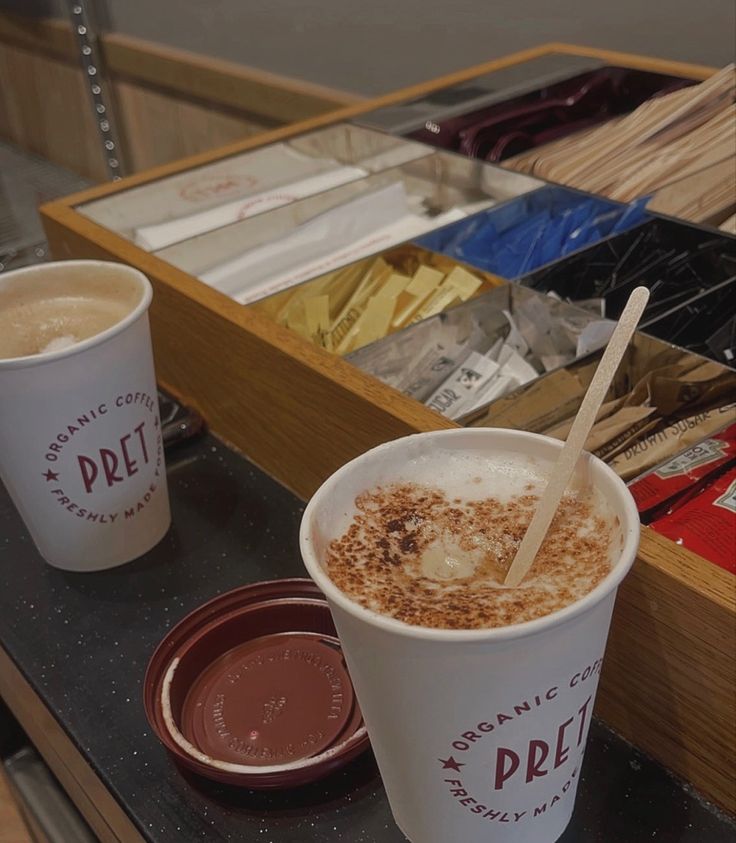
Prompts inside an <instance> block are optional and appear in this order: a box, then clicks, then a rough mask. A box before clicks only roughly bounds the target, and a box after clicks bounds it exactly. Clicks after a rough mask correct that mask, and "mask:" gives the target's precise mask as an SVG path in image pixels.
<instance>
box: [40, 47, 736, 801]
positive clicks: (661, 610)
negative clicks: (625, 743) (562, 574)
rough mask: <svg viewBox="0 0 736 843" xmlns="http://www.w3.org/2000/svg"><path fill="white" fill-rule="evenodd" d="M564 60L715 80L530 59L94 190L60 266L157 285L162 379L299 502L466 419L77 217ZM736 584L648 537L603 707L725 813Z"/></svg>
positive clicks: (610, 57)
mask: <svg viewBox="0 0 736 843" xmlns="http://www.w3.org/2000/svg"><path fill="white" fill-rule="evenodd" d="M549 56H555V57H563V58H564V57H565V56H568V57H571V58H570V61H571V62H578V63H579V61H580V58H581V57H583V58H586V57H589V58H591V59H597V60H601V61H603V62H606V63H611V64H617V65H624V66H630V67H637V68H642V69H647V70H654V71H658V72H663V73H674V74H679V75H683V76H688V77H690V78H694V79H704V78H706V77H707V76H708V75H710V74H711V73H712V72H713V69H712V68H708V67H702V66H694V65H686V64H680V63H677V62H669V61H660V60H657V59H653V58H646V57H641V56H634V55H629V54H625V53H616V52H608V51H602V50H595V49H590V48H584V47H577V46H570V45H565V44H549V45H545V46H541V47H536V48H533V49H529V50H524V51H522V52H519V53H515V54H513V55H510V56H507V57H505V58H501V59H497V60H494V61H491V62H488V63H486V64H483V65H479V66H476V67H473V68H470V69H467V70H463V71H460V72H457V73H453V74H450V75H448V76H445V77H443V78H440V79H436V80H433V81H430V82H426V83H423V84H420V85H415V86H413V87H410V88H405V89H403V90H400V91H397V92H395V93H392V94H388V95H386V96H383V97H379V98H377V99H375V100H372V101H368V102H364V103H360V104H358V105H351V106H349V107H347V108H343V109H340V110H338V111H335V112H333V113H332V114H328V115H323V116H320V117H317V118H313V119H310V120H307V121H304V122H302V123H299V124H296V125H292V126H289V127H285V128H280V129H277V130H275V131H271V132H268V133H265V134H263V135H260V136H259V137H257V138H249V139H246V140H243V141H242V142H237V143H233V144H230V145H228V146H226V147H222V148H220V149H216V150H213V151H211V152H208V153H204V154H200V155H197V156H193V157H191V158H187V159H184V160H181V161H176V162H173V163H170V164H167V165H165V166H162V167H158V168H156V169H154V170H150V171H148V172H144V173H140V174H138V175H135V176H132V177H130V178H127V179H124V180H123V181H120V182H117V183H113V184H105V185H101V186H99V187H95V188H92V189H91V190H88V191H85V192H84V193H80V194H77V195H74V196H71V197H68V198H66V199H62V200H59V201H56V202H52V203H50V204H47V205H45V206H44V207H43V208H42V215H43V219H44V225H45V227H46V231H47V234H48V238H49V242H50V245H51V249H52V252H53V255H54V257H55V258H56V259H65V258H97V259H105V260H114V261H123V262H125V263H128V264H131V265H133V266H136V267H138V268H139V269H140V270H142V271H143V272H144V273H145V274H146V275H147V276H148V277H149V278H150V279H151V280H152V282H153V284H154V287H155V295H154V301H153V306H152V309H151V321H152V329H153V337H154V347H155V353H156V366H157V372H158V376H159V379H160V381H161V383H162V384H163V385H164V386H165V387H166V388H168V389H170V390H171V391H172V392H174V393H175V394H177V395H179V396H181V397H182V398H183V399H184V400H186V401H188V402H190V403H194V404H195V405H198V406H199V407H200V408H201V409H202V411H203V413H204V415H205V417H206V418H207V420H208V422H209V424H210V426H211V428H212V430H213V431H214V432H215V433H217V434H219V435H220V436H221V437H222V438H224V439H225V440H227V441H229V442H231V443H233V444H235V445H236V446H237V447H238V448H240V449H241V450H242V451H243V452H244V453H245V454H246V455H247V456H248V457H249V458H251V459H252V460H254V461H255V462H256V463H258V464H259V465H260V466H261V467H263V468H264V469H265V470H267V471H268V472H270V473H271V474H272V475H273V476H274V477H276V478H277V479H278V480H279V481H281V482H282V483H284V484H285V485H286V486H288V487H289V488H291V489H293V490H294V491H295V492H296V493H297V494H298V495H300V496H302V497H304V498H306V497H308V496H309V495H310V494H311V493H312V492H313V491H314V490H315V489H316V488H317V486H318V485H319V484H320V483H321V481H322V480H324V479H325V478H326V477H327V476H328V475H329V474H330V473H331V472H332V471H334V470H335V469H336V468H338V467H339V466H340V465H342V464H343V463H345V462H346V461H347V460H349V459H351V458H352V457H354V456H356V455H357V454H359V453H361V452H362V451H365V450H366V449H368V448H370V447H372V446H373V445H376V444H378V443H380V442H384V441H386V440H389V439H392V438H395V437H397V436H402V435H405V434H408V433H414V432H417V431H427V430H436V429H441V428H451V427H454V426H455V425H454V424H453V423H452V422H450V421H447V420H446V419H444V418H442V417H441V416H440V415H438V414H436V413H434V412H432V411H430V410H429V409H427V408H426V407H424V406H421V405H420V404H418V403H416V402H414V401H412V400H410V399H408V398H406V397H405V396H403V395H401V394H399V393H398V392H395V391H394V390H392V389H390V388H388V387H386V386H384V385H383V384H381V383H380V382H378V381H377V380H375V379H373V378H371V377H370V376H368V375H366V374H364V373H362V372H360V371H358V370H357V369H356V368H355V367H353V366H351V365H350V364H349V363H347V362H346V361H344V360H342V359H339V358H338V357H336V356H333V355H331V354H329V353H327V352H325V351H324V350H322V349H320V348H317V347H315V346H313V345H311V344H310V343H309V342H307V341H306V340H304V339H302V338H301V337H299V336H297V335H296V334H294V333H292V332H290V331H289V330H287V329H286V328H283V327H281V326H279V325H276V324H274V323H273V322H272V321H271V320H270V319H269V318H267V317H266V316H264V315H262V314H260V313H258V312H255V311H254V310H251V309H247V308H244V307H242V306H241V305H239V304H237V303H236V302H235V301H233V300H231V299H230V298H228V297H226V296H225V295H223V294H221V293H219V292H217V291H216V290H214V289H211V288H210V287H208V286H207V285H205V284H203V283H201V282H200V281H198V280H196V279H195V278H194V277H193V276H191V275H189V274H187V273H186V272H183V271H182V270H180V269H176V268H175V267H173V266H171V265H170V264H168V263H167V262H165V261H164V260H162V259H161V258H159V257H156V256H154V255H151V254H148V253H147V252H145V251H143V250H142V249H140V248H138V247H136V246H135V245H134V244H133V243H131V242H130V240H128V239H125V238H123V237H121V236H120V235H118V234H115V233H114V232H112V231H110V230H109V229H106V228H104V227H102V226H101V225H98V224H96V223H94V222H92V221H91V220H90V219H88V218H86V217H85V216H83V215H82V214H81V213H79V212H78V210H77V208H78V207H79V206H80V205H83V204H85V203H87V202H90V201H92V200H93V199H99V198H102V197H105V196H111V195H113V194H115V193H118V192H119V191H123V190H126V189H128V188H130V187H133V186H136V185H142V184H145V183H148V182H152V181H155V180H157V179H160V178H162V177H164V176H169V175H172V174H175V173H181V172H184V171H186V170H189V169H191V168H193V167H197V166H201V165H203V164H207V163H211V162H213V161H219V160H221V159H226V158H227V157H229V156H232V155H235V154H238V153H241V152H243V151H245V150H248V149H252V148H255V147H257V146H261V145H264V144H267V143H271V142H274V141H278V140H283V139H286V138H290V137H293V136H296V135H298V134H301V133H303V132H305V131H308V130H313V129H316V128H319V127H322V126H327V125H331V124H333V123H337V122H339V121H345V120H352V119H355V118H356V117H359V116H360V115H361V114H365V113H366V112H368V111H370V110H373V109H377V108H381V107H385V106H388V105H394V104H397V103H400V102H405V101H409V100H414V99H417V98H419V97H423V96H426V95H427V94H428V93H430V92H432V91H437V90H440V89H443V88H446V87H448V86H450V85H457V84H459V83H462V82H466V81H468V80H472V79H473V78H475V77H478V76H482V75H484V74H489V73H493V72H496V71H500V70H503V71H504V73H506V74H508V71H509V69H517V68H521V70H522V71H523V64H524V63H525V62H532V61H538V60H539V59H540V58H545V57H549ZM735 632H736V579H735V578H734V577H733V576H732V575H731V574H729V573H728V572H726V571H725V570H723V569H721V568H720V567H718V566H716V565H713V564H711V563H710V562H708V561H706V560H704V559H702V558H700V557H699V556H697V555H695V554H693V553H691V552H689V551H687V550H685V549H683V548H681V547H679V546H676V545H675V544H673V543H672V542H670V541H668V540H667V539H665V538H663V537H661V536H659V535H657V534H656V533H654V532H652V531H651V530H649V529H647V528H644V529H643V531H642V540H641V548H640V552H639V557H638V560H637V563H636V564H635V566H634V568H633V571H632V573H631V574H630V576H629V577H628V578H627V580H626V581H625V583H624V585H623V586H622V588H621V590H620V593H619V598H618V603H617V608H616V613H615V618H614V624H613V629H612V634H611V639H610V645H609V648H608V654H607V658H606V667H605V670H604V673H603V677H602V683H601V688H600V693H599V697H598V708H597V713H598V714H599V716H601V717H602V718H603V719H604V720H605V721H606V722H607V723H608V724H610V725H611V726H612V727H613V728H614V729H616V730H617V731H618V732H620V733H621V734H622V735H623V736H624V737H626V738H627V739H629V740H631V741H632V742H633V743H634V744H636V745H637V746H639V747H641V748H642V749H643V750H644V751H645V752H648V753H649V754H651V755H652V756H654V757H656V758H657V759H659V760H660V761H661V762H662V763H664V764H665V765H666V766H667V767H669V768H670V769H671V770H673V771H674V772H676V773H677V774H679V775H681V776H682V777H684V778H685V779H687V780H689V781H691V782H692V783H693V784H694V785H695V786H696V787H697V788H698V789H699V790H701V791H702V792H704V793H705V794H706V795H707V796H708V797H710V798H712V799H713V800H714V801H715V802H717V803H719V804H720V805H722V806H724V807H725V808H727V809H729V810H731V811H736V787H735V780H736V736H735V735H734V729H733V715H734V708H733V693H734V687H736V660H734V645H735Z"/></svg>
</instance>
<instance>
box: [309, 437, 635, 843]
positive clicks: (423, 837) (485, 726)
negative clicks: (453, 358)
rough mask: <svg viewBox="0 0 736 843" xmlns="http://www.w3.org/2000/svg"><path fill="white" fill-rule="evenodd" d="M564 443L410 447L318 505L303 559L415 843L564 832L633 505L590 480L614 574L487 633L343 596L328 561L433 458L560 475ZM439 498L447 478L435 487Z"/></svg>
mask: <svg viewBox="0 0 736 843" xmlns="http://www.w3.org/2000/svg"><path fill="white" fill-rule="evenodd" d="M561 447H562V443H560V442H559V441H557V440H555V439H549V438H547V437H544V436H538V435H536V434H530V433H524V432H521V431H512V430H497V429H489V428H485V429H472V430H461V429H458V430H446V431H439V432H436V433H424V434H418V435H416V436H408V437H405V438H403V439H398V440H396V441H394V442H389V443H387V444H385V445H381V446H379V447H377V448H374V449H373V450H371V451H368V452H367V453H366V454H364V455H363V456H361V457H358V458H357V459H355V460H353V461H352V462H350V463H348V464H347V465H345V466H343V467H342V468H341V469H340V470H338V471H337V472H336V473H335V474H333V475H332V476H331V477H330V478H329V479H328V480H327V481H326V482H325V483H324V484H323V485H322V486H321V487H320V489H319V490H318V491H317V492H316V494H315V495H314V497H313V498H312V500H311V501H310V502H309V504H308V506H307V508H306V511H305V513H304V518H303V521H302V527H301V535H300V541H301V550H302V555H303V558H304V562H305V564H306V566H307V570H308V571H309V573H310V575H311V576H312V578H313V579H314V580H315V582H316V583H317V584H318V585H319V586H320V588H321V589H322V590H323V591H324V593H325V594H326V596H327V599H328V601H329V604H330V608H331V610H332V615H333V618H334V620H335V625H336V627H337V631H338V634H339V636H340V640H341V642H342V646H343V649H344V652H345V656H346V659H347V663H348V667H349V670H350V675H351V677H352V680H353V684H354V686H355V690H356V693H357V697H358V701H359V703H360V706H361V709H362V711H363V715H364V718H365V722H366V726H367V728H368V733H369V735H370V739H371V744H372V746H373V749H374V751H375V755H376V760H377V762H378V766H379V769H380V772H381V777H382V779H383V782H384V785H385V787H386V792H387V794H388V799H389V803H390V805H391V810H392V812H393V815H394V818H395V820H396V823H397V825H398V826H399V828H400V829H401V830H402V831H403V832H404V834H405V835H406V836H407V837H408V838H409V840H410V841H412V843H449V841H453V842H454V841H462V843H481V841H482V843H488V841H494V843H551V842H552V841H555V840H557V839H558V837H559V836H560V835H561V834H562V832H563V831H564V829H565V827H566V826H567V824H568V822H569V820H570V816H571V814H572V809H573V805H574V802H575V793H576V790H577V784H578V781H579V777H580V767H581V762H582V757H583V752H584V749H585V742H586V739H587V734H588V727H589V725H590V718H591V714H592V711H593V703H594V700H595V693H596V688H597V685H598V677H599V674H600V669H601V664H602V661H603V654H604V650H605V646H606V638H607V636H608V628H609V624H610V620H611V613H612V610H613V604H614V600H615V597H616V590H617V587H618V585H619V583H620V582H621V580H622V579H623V577H624V576H625V575H626V573H627V572H628V570H629V568H630V567H631V565H632V563H633V561H634V557H635V555H636V550H637V547H638V541H639V518H638V513H637V509H636V506H635V504H634V501H633V499H632V497H631V495H630V494H629V492H628V490H627V489H626V486H625V485H624V483H623V482H622V481H621V480H620V478H619V477H618V476H617V475H616V474H614V473H613V471H611V470H610V469H609V468H608V467H607V466H606V465H605V464H604V463H603V462H601V461H600V460H598V459H596V458H595V457H592V456H590V455H585V456H584V459H585V460H586V461H587V465H586V466H585V468H586V471H588V472H589V474H588V476H589V477H590V479H591V481H592V482H593V483H594V484H595V486H596V487H597V488H598V489H599V490H600V491H601V493H602V495H603V497H604V498H605V499H606V501H607V503H608V505H609V506H610V507H611V509H612V511H613V513H614V514H615V515H616V516H617V517H618V522H619V536H618V537H617V538H616V541H618V542H619V545H617V547H620V550H618V551H617V553H618V555H617V558H616V560H615V564H614V565H613V567H612V570H611V572H610V574H608V576H607V577H606V578H605V580H603V581H602V582H601V583H600V584H599V585H598V586H597V587H596V588H595V589H594V590H593V591H591V592H590V593H589V594H587V595H586V596H585V597H583V598H582V599H581V600H579V601H577V602H576V603H574V604H572V605H570V606H567V607H566V608H564V609H562V610H560V611H558V612H555V613H553V614H551V615H548V616H546V617H542V618H539V619H536V620H533V621H529V622H526V623H520V624H516V625H513V626H507V627H503V628H498V629H488V630H466V631H462V630H447V629H429V628H425V627H416V626H409V625H407V624H405V623H402V622H400V621H397V620H395V619H393V618H389V617H386V616H384V615H379V614H376V613H375V612H372V611H370V610H368V609H366V608H363V607H362V606H360V605H358V604H357V603H355V602H353V601H352V600H350V599H349V598H348V597H346V596H345V595H344V594H343V593H342V592H341V591H340V590H339V589H338V588H337V587H336V586H335V585H334V584H333V583H332V581H331V580H330V579H329V577H328V576H327V574H326V573H325V571H324V569H323V567H322V560H323V559H324V556H325V550H326V547H327V545H328V544H329V542H330V541H331V540H332V539H333V538H336V537H338V535H339V534H340V533H341V532H342V531H343V529H344V527H345V524H346V521H347V520H349V519H350V517H351V515H352V513H353V512H354V511H355V510H354V503H353V502H354V500H355V498H356V496H357V495H358V494H359V493H361V492H364V491H366V490H369V489H371V488H375V487H376V486H378V485H381V484H385V483H390V482H392V481H395V480H399V479H401V471H402V466H403V465H406V463H407V462H408V461H409V460H413V459H415V458H418V457H421V455H422V454H426V453H428V452H429V453H431V452H432V449H433V448H442V449H443V450H447V449H459V450H461V451H469V452H471V453H472V452H473V451H475V452H478V453H479V454H484V453H488V452H491V451H492V452H498V451H502V452H509V453H511V452H514V453H519V452H521V453H522V454H526V455H528V456H529V457H531V458H535V459H536V460H537V462H538V463H539V464H541V465H542V466H544V464H545V463H551V462H552V461H554V459H555V458H556V455H557V453H558V451H559V449H560V448H561ZM438 485H440V486H441V478H440V479H438Z"/></svg>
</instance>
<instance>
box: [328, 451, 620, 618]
mask: <svg viewBox="0 0 736 843" xmlns="http://www.w3.org/2000/svg"><path fill="white" fill-rule="evenodd" d="M438 478H441V480H438ZM544 483H545V475H544V472H543V471H541V467H540V466H539V465H538V464H535V463H534V462H533V461H530V460H529V459H527V458H525V457H524V455H523V454H517V455H515V458H514V455H505V456H504V457H503V458H498V457H497V458H493V457H490V458H483V457H479V456H478V455H472V456H469V455H467V454H464V453H462V452H455V451H446V452H443V451H442V450H441V449H438V450H437V451H435V452H434V453H432V454H431V455H425V456H424V457H422V458H421V459H418V460H414V461H412V462H409V463H407V465H406V466H405V467H404V470H403V471H402V479H401V481H398V482H397V481H394V482H390V483H387V484H385V485H380V486H377V487H374V488H372V489H368V490H366V491H364V492H362V493H361V494H359V495H358V496H357V497H356V498H355V514H354V516H353V518H352V521H351V523H350V525H349V526H348V528H347V529H346V530H345V531H344V532H343V533H342V535H341V536H340V537H339V538H336V539H334V540H333V541H332V542H330V544H329V546H328V547H327V552H326V556H325V568H326V572H327V574H328V576H329V577H330V579H331V580H332V581H333V582H334V583H335V585H337V586H338V588H340V589H341V590H342V591H343V592H344V593H345V594H346V595H347V596H348V597H350V598H351V599H352V600H355V601H356V602H357V603H359V604H361V605H362V606H365V607H366V608H368V609H372V610H373V611H376V612H379V613H381V614H385V615H388V616H390V617H393V618H396V619H397V620H400V621H403V622H405V623H409V624H416V625H419V626H428V627H436V628H444V629H480V628H491V627H497V626H505V625H509V624H517V623H521V622H523V621H528V620H532V619H534V618H537V617H541V616H543V615H547V614H550V613H551V612H554V611H557V610H559V609H562V608H563V607H564V606H567V605H569V604H570V603H573V602H575V601H576V600H578V599H580V598H581V597H582V596H584V595H585V594H587V593H588V592H590V591H591V590H592V589H593V588H594V587H595V586H596V585H598V583H600V582H601V581H602V580H603V579H604V577H605V576H606V575H607V574H608V573H609V572H610V570H611V561H612V538H613V529H614V523H613V520H614V515H613V513H612V512H611V511H610V509H609V507H608V506H607V504H606V502H605V500H604V499H603V498H602V496H601V494H600V492H597V491H596V490H595V489H594V488H590V487H589V488H585V489H580V490H578V491H573V492H572V493H570V494H567V495H566V496H565V497H564V498H563V501H562V504H561V506H560V508H559V510H558V512H557V515H556V517H555V520H554V521H553V523H552V526H551V529H550V530H549V532H548V534H547V537H546V538H545V541H544V543H543V544H542V547H541V549H540V551H539V553H538V554H537V557H536V560H535V562H534V566H533V568H532V570H531V571H530V573H529V574H528V575H527V577H526V578H525V580H524V581H523V582H522V584H521V585H520V586H519V587H517V588H508V587H506V586H504V584H503V583H504V578H505V576H506V572H507V571H508V569H509V566H510V565H511V562H512V560H513V558H514V555H515V553H516V551H517V549H518V547H519V544H520V542H521V539H522V537H523V536H524V533H525V532H526V529H527V527H528V526H529V523H530V521H531V518H532V515H533V513H534V510H535V509H536V507H537V505H538V503H539V498H540V495H541V492H542V490H543V488H544Z"/></svg>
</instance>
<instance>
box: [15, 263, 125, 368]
mask: <svg viewBox="0 0 736 843" xmlns="http://www.w3.org/2000/svg"><path fill="white" fill-rule="evenodd" d="M141 297H142V291H141V288H140V286H139V285H137V284H136V283H135V282H134V281H133V280H131V279H130V278H127V277H125V276H123V275H122V274H121V273H115V274H114V275H113V274H110V273H108V272H106V271H105V270H104V269H101V270H96V271H95V272H94V273H93V272H90V271H89V270H87V271H85V272H84V273H82V274H77V275H75V272H74V270H72V269H70V270H69V271H68V273H66V272H64V273H61V272H58V271H57V272H56V273H55V274H54V275H53V276H51V277H48V276H44V277H39V276H32V277H27V278H25V277H23V276H22V275H21V276H19V277H16V278H14V279H13V280H12V281H11V282H10V283H7V284H5V285H4V286H0V359H3V358H4V359H8V358H13V357H26V356H29V355H34V354H47V353H51V352H55V351H63V350H65V349H67V348H70V347H72V346H74V345H76V344H77V343H79V342H82V341H83V340H86V339H89V338H90V337H94V336H96V335H97V334H100V333H102V332H103V331H106V330H107V329H108V328H111V327H112V326H113V325H116V324H117V323H118V322H120V321H121V320H122V319H124V318H125V317H126V316H127V315H128V313H130V312H131V311H132V310H133V309H134V308H135V307H136V305H137V304H138V303H139V302H140V300H141Z"/></svg>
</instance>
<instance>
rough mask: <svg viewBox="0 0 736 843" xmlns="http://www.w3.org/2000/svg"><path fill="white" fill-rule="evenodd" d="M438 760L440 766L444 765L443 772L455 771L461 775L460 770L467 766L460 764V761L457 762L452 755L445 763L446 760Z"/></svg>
mask: <svg viewBox="0 0 736 843" xmlns="http://www.w3.org/2000/svg"><path fill="white" fill-rule="evenodd" d="M437 760H438V761H439V762H440V764H442V769H443V770H454V771H455V772H456V773H459V772H460V768H461V767H464V766H465V764H462V763H460V761H455V759H454V758H453V757H452V755H451V756H450V757H449V758H448V759H447V761H445V759H444V758H438V759H437Z"/></svg>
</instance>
